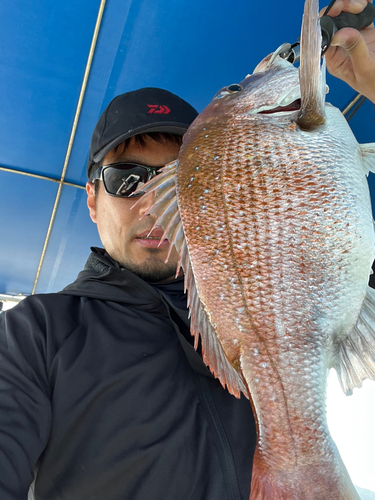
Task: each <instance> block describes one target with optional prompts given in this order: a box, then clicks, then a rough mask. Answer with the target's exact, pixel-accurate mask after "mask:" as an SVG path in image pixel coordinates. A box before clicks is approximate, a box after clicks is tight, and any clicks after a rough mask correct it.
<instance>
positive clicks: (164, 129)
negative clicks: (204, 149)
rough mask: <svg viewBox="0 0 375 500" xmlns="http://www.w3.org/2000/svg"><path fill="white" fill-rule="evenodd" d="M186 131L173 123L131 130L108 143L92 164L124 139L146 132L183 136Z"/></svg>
mask: <svg viewBox="0 0 375 500" xmlns="http://www.w3.org/2000/svg"><path fill="white" fill-rule="evenodd" d="M187 129H188V126H186V127H184V126H183V125H181V123H173V122H171V123H165V122H163V123H154V124H153V125H152V126H150V124H148V125H147V126H144V127H139V128H135V129H132V130H131V131H129V132H126V133H125V134H122V135H120V136H118V137H116V139H114V140H113V141H111V142H109V143H108V144H107V145H106V146H104V147H103V148H102V149H101V150H100V151H99V152H98V153H96V155H95V156H94V157H93V162H94V163H99V162H100V161H101V160H102V159H103V158H104V157H105V155H106V154H107V153H109V152H110V151H111V149H113V148H115V147H116V146H118V145H119V144H121V143H122V142H124V141H125V140H126V139H129V137H133V136H134V135H139V134H147V133H148V132H161V133H169V134H176V135H181V136H183V135H184V134H185V132H186V131H187Z"/></svg>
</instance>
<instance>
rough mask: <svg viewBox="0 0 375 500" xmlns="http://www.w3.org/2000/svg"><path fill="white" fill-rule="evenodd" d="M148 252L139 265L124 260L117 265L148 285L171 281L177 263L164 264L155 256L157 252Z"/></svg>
mask: <svg viewBox="0 0 375 500" xmlns="http://www.w3.org/2000/svg"><path fill="white" fill-rule="evenodd" d="M148 251H149V254H150V255H149V256H148V257H147V258H146V259H145V260H144V261H143V262H142V263H141V264H136V263H135V262H132V261H131V260H126V259H125V260H124V261H122V262H119V264H120V266H121V267H123V268H124V269H127V270H128V271H131V272H132V273H134V274H135V275H136V276H138V277H139V278H142V279H143V280H144V281H147V282H148V283H160V282H162V281H166V280H168V281H173V279H174V278H175V274H176V268H177V263H176V262H171V261H168V262H167V263H165V262H164V259H163V258H160V257H158V256H157V254H158V253H159V250H158V249H156V248H155V249H153V248H150V249H149V250H148Z"/></svg>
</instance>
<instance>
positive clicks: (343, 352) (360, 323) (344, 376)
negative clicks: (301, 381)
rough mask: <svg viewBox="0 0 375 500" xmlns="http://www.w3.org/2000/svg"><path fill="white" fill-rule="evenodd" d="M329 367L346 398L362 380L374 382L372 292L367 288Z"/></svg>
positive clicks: (374, 303)
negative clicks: (355, 317) (349, 327)
mask: <svg viewBox="0 0 375 500" xmlns="http://www.w3.org/2000/svg"><path fill="white" fill-rule="evenodd" d="M332 364H333V367H334V368H335V369H336V372H337V375H338V378H339V381H340V385H341V388H342V390H343V391H344V392H345V394H346V395H350V394H352V392H353V389H354V387H361V386H362V381H363V380H364V379H366V378H370V379H372V380H375V290H373V289H372V288H370V287H368V289H367V293H366V296H365V298H364V301H363V304H362V308H361V311H360V313H359V316H358V320H357V323H356V325H355V327H354V329H353V330H352V332H351V333H350V335H348V336H347V337H345V338H344V339H342V340H341V341H340V342H339V343H338V345H337V347H336V352H335V358H334V361H333V363H332Z"/></svg>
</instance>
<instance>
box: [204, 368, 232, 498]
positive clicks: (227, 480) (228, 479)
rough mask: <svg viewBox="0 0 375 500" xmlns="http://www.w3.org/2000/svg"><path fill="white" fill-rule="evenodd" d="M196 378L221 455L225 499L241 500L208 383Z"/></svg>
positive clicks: (224, 435)
mask: <svg viewBox="0 0 375 500" xmlns="http://www.w3.org/2000/svg"><path fill="white" fill-rule="evenodd" d="M198 378H199V381H200V387H201V392H202V394H203V398H204V401H205V403H206V407H207V409H208V412H209V415H210V418H211V421H212V424H213V429H214V431H215V434H216V437H217V440H216V442H217V443H218V444H219V447H220V450H221V453H219V461H220V466H221V469H222V472H223V476H224V485H225V492H226V497H227V498H228V500H241V494H240V491H239V489H238V482H237V474H236V468H235V465H234V459H233V454H232V450H231V447H230V444H229V440H228V437H227V435H226V433H225V429H224V427H223V424H222V422H221V419H220V416H219V414H218V412H217V409H216V406H215V404H214V402H213V400H212V397H211V394H210V391H209V388H208V381H207V380H206V379H205V377H204V376H201V375H198Z"/></svg>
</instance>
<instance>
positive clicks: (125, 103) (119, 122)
mask: <svg viewBox="0 0 375 500" xmlns="http://www.w3.org/2000/svg"><path fill="white" fill-rule="evenodd" d="M197 115H198V113H197V111H196V110H195V109H194V108H193V107H192V106H191V105H190V104H188V103H187V102H186V101H184V100H183V99H181V98H180V97H178V96H177V95H175V94H172V93H171V92H168V91H167V90H163V89H158V88H154V87H146V88H142V89H139V90H134V91H132V92H127V93H126V94H121V95H118V96H117V97H115V98H114V99H112V101H111V102H110V103H109V104H108V106H107V107H106V109H105V110H104V111H103V113H102V115H101V117H100V118H99V121H98V123H97V124H96V126H95V129H94V132H93V134H92V137H91V144H90V151H89V159H88V162H87V176H88V178H89V179H90V176H91V175H92V174H93V172H94V170H95V166H96V165H97V164H98V163H99V162H100V161H101V160H102V159H103V158H104V156H105V155H106V154H107V153H108V152H109V151H110V150H111V149H113V148H114V147H116V146H118V145H119V144H120V143H121V142H123V141H125V139H128V138H129V137H132V136H133V135H137V134H143V133H147V132H167V133H171V134H176V135H181V136H182V135H184V133H185V132H186V130H187V129H188V127H189V125H190V124H191V122H192V121H193V120H194V119H195V118H196V117H197Z"/></svg>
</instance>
